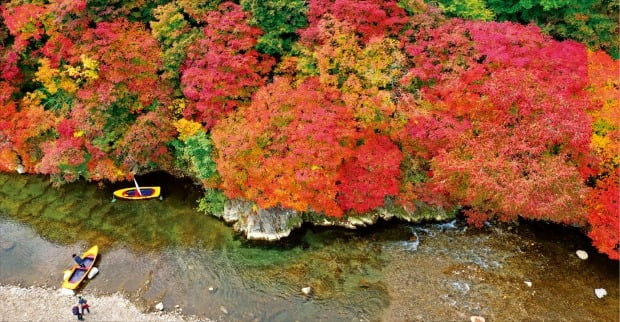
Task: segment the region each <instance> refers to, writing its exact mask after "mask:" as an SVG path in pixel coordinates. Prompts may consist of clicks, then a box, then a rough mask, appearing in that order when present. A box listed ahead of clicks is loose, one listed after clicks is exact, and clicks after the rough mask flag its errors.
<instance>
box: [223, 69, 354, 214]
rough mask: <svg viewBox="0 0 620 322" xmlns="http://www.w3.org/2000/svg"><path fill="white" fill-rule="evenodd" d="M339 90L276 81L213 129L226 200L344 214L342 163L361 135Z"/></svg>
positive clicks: (309, 83)
mask: <svg viewBox="0 0 620 322" xmlns="http://www.w3.org/2000/svg"><path fill="white" fill-rule="evenodd" d="M354 124H355V122H354V120H353V116H352V115H351V113H350V111H349V110H347V108H346V107H345V106H343V105H342V103H341V101H340V95H339V93H338V92H337V91H335V90H333V89H329V88H327V87H325V86H322V85H321V84H320V83H319V82H318V80H317V79H316V78H309V79H307V80H306V81H304V82H303V83H301V84H300V85H298V86H297V87H292V86H291V80H290V79H286V78H278V79H276V80H275V81H274V82H273V84H270V85H267V86H265V87H264V88H262V89H261V90H259V91H258V92H257V93H256V95H255V97H254V99H253V100H252V104H251V105H250V106H248V107H247V108H243V109H240V110H239V111H238V112H237V113H234V114H232V115H231V116H230V117H228V118H226V119H224V120H222V122H220V123H219V124H218V125H216V126H215V127H214V128H213V132H212V133H213V141H214V143H215V146H216V148H217V158H216V162H217V167H218V171H219V173H220V174H221V176H222V189H223V191H224V193H225V194H226V195H227V196H228V197H229V198H236V197H241V198H245V199H249V200H253V201H256V202H257V204H258V205H259V206H261V207H263V208H269V207H273V206H277V205H280V206H282V207H286V208H291V209H295V210H300V211H310V210H313V211H316V212H322V213H325V214H327V215H331V216H340V215H342V209H341V208H340V207H339V206H338V204H337V202H336V195H337V193H338V190H339V189H338V186H337V184H336V181H337V178H338V171H339V167H340V166H341V164H342V162H343V161H344V160H345V159H347V158H348V157H349V156H351V155H352V154H353V148H354V146H355V141H356V139H357V137H358V134H357V133H356V130H355V126H354Z"/></svg>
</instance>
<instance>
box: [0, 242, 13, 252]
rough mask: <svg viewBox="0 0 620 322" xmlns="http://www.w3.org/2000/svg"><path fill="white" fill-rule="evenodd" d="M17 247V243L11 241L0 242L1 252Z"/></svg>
mask: <svg viewBox="0 0 620 322" xmlns="http://www.w3.org/2000/svg"><path fill="white" fill-rule="evenodd" d="M13 247H15V242H14V241H10V240H0V250H5V251H6V250H11V249H13Z"/></svg>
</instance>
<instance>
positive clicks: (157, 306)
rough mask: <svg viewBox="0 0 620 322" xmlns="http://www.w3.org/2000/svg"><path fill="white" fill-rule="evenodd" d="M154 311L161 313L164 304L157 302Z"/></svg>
mask: <svg viewBox="0 0 620 322" xmlns="http://www.w3.org/2000/svg"><path fill="white" fill-rule="evenodd" d="M155 309H156V310H158V311H163V310H164V303H162V302H159V303H157V304H156V305H155Z"/></svg>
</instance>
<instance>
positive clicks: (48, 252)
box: [0, 173, 619, 321]
mask: <svg viewBox="0 0 620 322" xmlns="http://www.w3.org/2000/svg"><path fill="white" fill-rule="evenodd" d="M138 181H139V183H140V185H141V186H149V185H160V186H162V188H163V196H164V199H163V200H161V201H160V200H157V199H153V200H144V201H134V202H132V201H122V200H118V201H116V202H111V200H112V192H113V191H114V190H115V189H119V188H123V187H127V186H131V185H133V183H132V182H127V183H120V184H113V185H108V186H103V187H97V186H96V185H90V184H84V183H76V184H68V185H65V186H62V187H60V188H53V187H51V186H50V184H49V181H48V179H47V178H45V177H41V176H19V175H13V174H0V283H2V284H21V285H42V286H51V287H57V286H60V283H61V279H62V272H63V270H65V269H67V268H68V267H69V266H70V265H71V264H72V260H71V254H72V253H78V252H81V251H83V250H85V249H86V248H87V247H89V246H90V245H93V244H97V245H99V247H100V253H101V259H100V262H99V264H98V267H99V270H100V273H99V275H98V276H97V278H95V279H93V280H91V281H88V284H86V285H85V286H84V288H88V290H89V291H97V292H100V293H114V292H119V291H120V292H123V293H125V294H127V295H128V296H129V297H130V298H132V300H133V301H134V302H137V303H138V304H141V305H143V306H144V307H147V308H152V307H153V305H154V304H155V303H157V302H160V301H161V302H163V303H164V305H165V307H167V308H171V307H174V306H175V305H180V307H181V308H182V309H183V312H184V313H186V314H195V315H198V316H201V317H210V318H219V319H221V320H224V321H254V320H256V321H295V320H299V321H360V320H362V321H378V320H383V321H429V320H430V321H449V320H468V319H469V316H470V315H483V316H486V317H487V318H489V320H510V319H513V320H529V319H533V320H538V317H540V320H558V319H559V320H563V319H564V320H584V319H588V320H596V321H617V312H618V306H619V305H618V275H617V274H618V270H617V268H618V267H617V262H612V261H610V260H608V259H606V258H605V256H602V255H599V254H596V251H595V250H594V249H593V248H592V247H591V246H590V245H589V240H588V239H587V237H585V236H584V235H583V234H582V233H580V232H578V231H576V230H575V229H570V228H562V227H560V226H558V225H547V224H542V223H529V222H528V223H521V224H520V225H488V226H487V227H485V228H484V229H473V228H469V227H466V226H465V225H464V224H463V223H462V222H461V221H453V222H449V223H443V224H419V225H409V224H403V223H398V222H394V221H390V222H380V223H378V224H377V225H374V226H372V227H371V228H365V229H358V230H347V229H339V228H325V227H313V226H303V227H302V229H298V230H295V231H294V232H293V233H292V234H291V236H290V237H289V238H287V239H285V240H282V241H279V242H275V243H266V242H256V241H247V240H245V239H244V238H243V237H242V236H239V235H237V234H236V233H234V232H233V231H232V229H231V228H230V227H229V226H227V225H226V224H224V223H223V222H221V221H220V220H218V219H216V218H213V217H211V216H207V215H204V214H201V213H198V212H197V211H196V210H195V206H196V199H197V198H199V196H200V195H201V193H200V190H199V189H197V187H196V186H194V184H193V183H192V182H191V181H189V180H179V179H176V178H173V177H171V176H169V175H167V174H164V173H154V174H151V175H148V176H144V177H140V178H138ZM576 249H586V250H587V251H588V253H590V254H591V255H590V259H589V260H588V261H581V260H579V259H577V258H576V256H575V253H574V252H575V250H576ZM524 281H531V282H532V283H533V286H532V287H531V288H530V287H528V286H526V284H524ZM306 286H311V287H312V294H311V295H310V296H306V295H303V294H302V292H301V288H303V287H306ZM595 287H605V288H606V289H607V291H608V292H609V295H608V297H606V298H605V299H602V300H599V299H596V298H595V297H593V288H595ZM223 311H226V312H228V313H223ZM591 317H593V319H592V318H591Z"/></svg>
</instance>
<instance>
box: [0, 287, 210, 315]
mask: <svg viewBox="0 0 620 322" xmlns="http://www.w3.org/2000/svg"><path fill="white" fill-rule="evenodd" d="M80 295H81V296H82V297H83V298H85V299H86V300H88V304H89V305H90V313H86V314H84V320H85V321H166V322H174V321H178V322H181V321H192V322H193V321H210V320H202V319H201V320H198V319H195V318H192V317H186V316H183V315H181V314H178V313H175V312H156V313H153V312H151V313H144V312H142V311H140V309H139V308H138V307H136V306H135V305H134V304H132V303H131V302H130V301H129V300H128V299H126V298H125V297H123V296H121V295H119V294H114V295H111V296H94V295H91V294H88V293H80ZM76 303H77V296H76V295H65V294H62V293H61V292H60V290H59V289H57V290H52V289H44V288H40V287H30V288H22V287H17V286H3V285H0V321H10V322H13V321H46V322H48V321H77V318H76V317H75V316H74V315H73V314H72V313H71V308H72V307H73V305H74V304H76Z"/></svg>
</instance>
